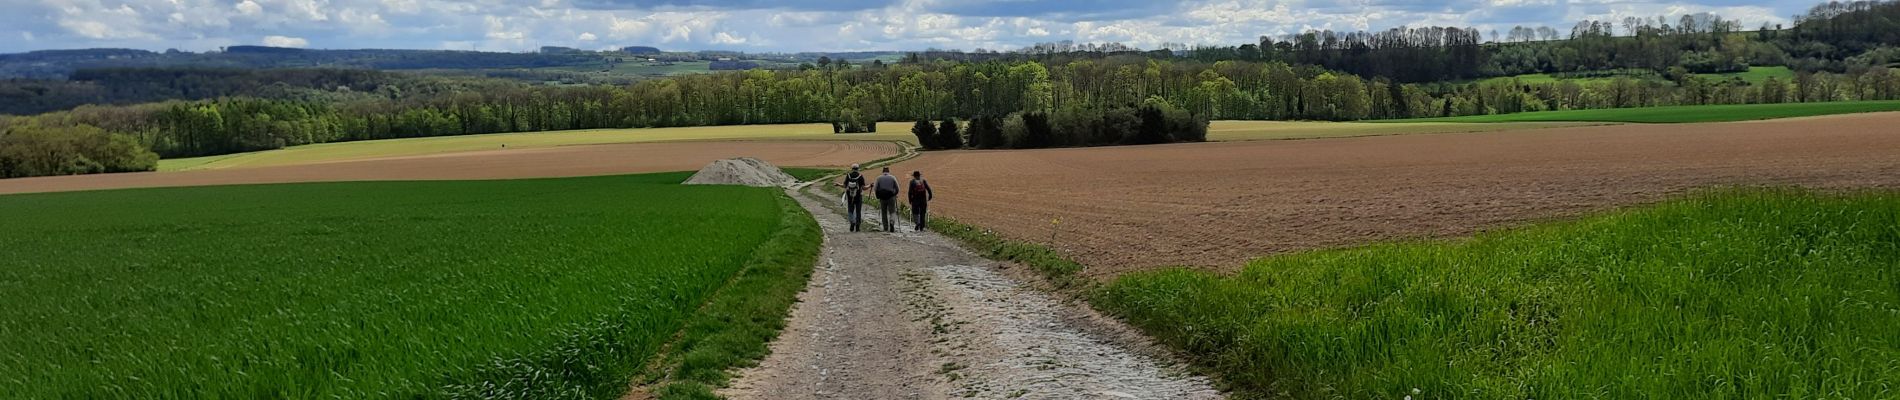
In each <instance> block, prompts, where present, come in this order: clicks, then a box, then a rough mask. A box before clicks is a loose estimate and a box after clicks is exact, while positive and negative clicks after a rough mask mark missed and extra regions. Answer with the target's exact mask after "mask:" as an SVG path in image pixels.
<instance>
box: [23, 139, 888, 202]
mask: <svg viewBox="0 0 1900 400" xmlns="http://www.w3.org/2000/svg"><path fill="white" fill-rule="evenodd" d="M897 149H898V148H897V145H896V144H894V143H889V142H868V141H860V142H847V141H835V142H821V141H784V142H658V143H631V144H603V145H587V146H566V147H551V148H537V149H516V150H490V151H473V152H461V153H447V154H433V155H426V156H408V157H391V158H378V159H368V160H354V161H339V162H329V163H317V164H305V165H290V166H274V167H259V168H243V169H224V170H204V171H185V172H140V173H123V174H99V175H78V176H55V177H38V178H19V179H4V180H0V194H8V193H31V192H62V191H73V190H95V189H122V188H137V187H169V186H203V185H232V184H251V183H284V182H317V181H366V180H444V179H515V178H545V177H565V176H589V175H611V174H630V173H642V172H666V171H695V170H698V169H699V168H700V167H702V166H705V165H706V164H707V163H710V162H712V161H714V160H719V159H724V158H732V157H742V156H743V157H754V158H758V159H761V160H765V161H766V162H770V163H773V164H775V165H778V166H781V167H827V168H840V167H845V166H849V165H851V163H857V162H864V161H867V160H873V159H878V158H884V157H889V156H892V155H896V154H897Z"/></svg>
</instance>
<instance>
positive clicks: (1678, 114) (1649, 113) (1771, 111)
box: [1376, 100, 1900, 124]
mask: <svg viewBox="0 0 1900 400" xmlns="http://www.w3.org/2000/svg"><path fill="white" fill-rule="evenodd" d="M1887 111H1900V101H1894V100H1888V101H1847V102H1831V103H1779V104H1736V105H1709V106H1669V107H1645V108H1612V109H1600V110H1565V111H1543V112H1528V113H1516V114H1496V115H1472V116H1464V117H1448V118H1422V119H1404V120H1390V121H1378V122H1376V123H1420V122H1450V123H1499V122H1510V123H1521V122H1563V121H1569V122H1629V123H1659V124H1660V123H1695V122H1732V121H1752V120H1764V119H1777V118H1795V117H1814V116H1823V115H1836V114H1856V113H1869V112H1887Z"/></svg>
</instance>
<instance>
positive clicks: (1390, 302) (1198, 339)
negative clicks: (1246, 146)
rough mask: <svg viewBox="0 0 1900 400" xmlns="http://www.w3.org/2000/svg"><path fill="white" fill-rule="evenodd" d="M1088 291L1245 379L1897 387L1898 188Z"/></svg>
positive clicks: (1633, 213) (1345, 391) (1708, 392)
mask: <svg viewBox="0 0 1900 400" xmlns="http://www.w3.org/2000/svg"><path fill="white" fill-rule="evenodd" d="M1094 297H1095V298H1094V300H1095V301H1094V303H1095V304H1096V305H1098V306H1101V307H1104V308H1105V309H1107V310H1110V311H1111V312H1112V313H1113V314H1116V315H1119V316H1121V317H1124V318H1127V319H1128V320H1129V321H1130V322H1131V323H1133V324H1134V325H1136V326H1139V327H1141V328H1142V329H1143V330H1145V331H1147V332H1149V333H1151V334H1154V335H1156V336H1157V337H1158V338H1159V339H1161V340H1162V341H1163V342H1166V343H1169V344H1171V345H1173V346H1175V347H1176V348H1179V349H1183V350H1186V351H1187V352H1189V353H1191V354H1192V355H1194V358H1195V359H1196V360H1198V361H1197V362H1198V363H1199V364H1200V365H1202V366H1203V367H1206V368H1209V369H1211V370H1213V371H1214V372H1217V373H1218V374H1219V375H1220V376H1222V377H1224V380H1226V381H1228V382H1229V383H1231V384H1234V385H1235V386H1236V387H1237V388H1238V389H1242V391H1243V392H1244V393H1252V394H1277V395H1278V396H1276V397H1287V398H1400V397H1403V396H1407V395H1411V396H1413V397H1414V398H1480V399H1525V398H1536V399H1545V398H1603V399H1702V398H1711V399H1714V398H1723V399H1728V398H1736V399H1742V398H1746V399H1781V398H1843V399H1850V398H1851V399H1863V398H1867V399H1871V398H1892V397H1894V396H1895V395H1896V393H1900V392H1896V387H1900V334H1896V332H1900V331H1896V330H1895V327H1900V195H1896V194H1891V193H1888V194H1863V195H1851V196H1834V195H1817V194H1812V193H1802V192H1775V191H1764V192H1735V193H1724V194H1710V195H1700V196H1694V197H1691V198H1688V199H1684V200H1678V201H1673V202H1668V203H1664V204H1661V205H1657V206H1651V207H1645V208H1641V209H1636V210H1629V211H1624V212H1617V213H1610V214H1606V215H1601V216H1596V217H1591V218H1585V219H1582V220H1580V221H1575V222H1562V223H1549V224H1543V225H1537V226H1532V227H1527V228H1521V229H1514V230H1508V231H1502V232H1494V233H1487V234H1481V235H1478V236H1477V237H1474V238H1470V239H1463V240H1447V241H1430V242H1407V243H1391V244H1379V245H1371V246H1364V247H1357V248H1349V249H1341V250H1330V251H1317V252H1309V253H1301V254H1293V255H1285V256H1276V257H1269V258H1264V259H1260V260H1256V261H1255V262H1253V263H1251V264H1249V265H1248V266H1247V267H1246V269H1245V270H1244V271H1243V272H1241V273H1240V274H1239V275H1238V276H1232V277H1228V276H1221V275H1216V274H1211V273H1204V272H1195V271H1188V270H1165V271H1158V272H1148V273H1139V274H1133V275H1128V276H1124V277H1121V278H1119V279H1118V280H1116V281H1114V282H1112V283H1110V284H1108V285H1107V286H1105V287H1104V288H1102V289H1100V290H1099V291H1098V292H1097V293H1096V294H1095V296H1094ZM1415 389H1416V390H1418V391H1419V394H1413V390H1415Z"/></svg>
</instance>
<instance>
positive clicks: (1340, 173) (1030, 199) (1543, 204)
mask: <svg viewBox="0 0 1900 400" xmlns="http://www.w3.org/2000/svg"><path fill="white" fill-rule="evenodd" d="M1896 126H1900V113H1883V114H1860V115H1851V116H1839V117H1829V118H1813V119H1801V120H1784V121H1757V122H1744V123H1717V124H1683V125H1618V126H1597V127H1576V128H1555V129H1539V130H1529V131H1511V132H1489V133H1469V134H1434V135H1410V136H1383V137H1362V138H1342V139H1314V140H1293V141H1264V142H1243V143H1196V144H1179V145H1158V146H1136V147H1103V148H1078V149H1051V150H1027V151H1025V150H1014V151H950V152H927V153H924V154H923V155H922V156H921V157H918V158H917V159H914V160H911V161H908V162H905V163H902V164H900V165H898V166H896V167H893V169H894V170H901V171H911V170H922V171H923V172H924V176H925V177H927V178H930V180H931V185H932V186H933V189H935V193H936V194H937V201H934V202H932V203H931V207H930V208H931V211H932V212H934V213H941V214H944V215H948V216H951V217H954V218H957V219H959V220H961V221H963V222H967V223H971V224H974V225H977V226H981V227H985V228H990V229H997V230H999V231H1000V232H1002V233H1004V234H1005V235H1007V236H1010V237H1013V238H1016V239H1019V240H1027V241H1033V242H1039V243H1047V244H1051V245H1052V246H1053V247H1055V248H1057V249H1058V250H1060V251H1062V252H1063V253H1065V254H1068V255H1070V256H1071V257H1073V258H1075V259H1077V260H1078V261H1081V262H1082V263H1084V264H1086V265H1088V266H1089V269H1088V271H1087V272H1086V274H1089V275H1092V276H1096V277H1107V276H1112V275H1114V274H1119V273H1122V272H1127V271H1132V270H1138V269H1142V268H1152V267H1156V266H1168V265H1188V266H1205V267H1212V268H1217V269H1223V270H1234V269H1236V268H1238V267H1240V266H1242V265H1243V264H1244V263H1245V262H1246V261H1247V260H1248V259H1250V258H1253V257H1259V256H1264V255H1270V254H1274V253H1283V252H1290V251H1299V250H1309V249H1317V248H1326V247H1336V246H1342V245H1351V244H1358V243H1365V242H1369V241H1379V240H1393V239H1405V238H1425V237H1449V236H1458V235H1466V234H1470V233H1472V232H1474V231H1479V230H1485V229H1495V228H1500V227H1508V226H1512V225H1517V224H1521V223H1525V222H1527V221H1533V220H1541V219H1549V218H1557V217H1565V216H1573V215H1577V214H1581V213H1586V212H1592V211H1599V210H1604V209H1608V208H1612V207H1617V206H1625V205H1632V204H1641V203H1646V202H1653V201H1657V200H1661V199H1663V198H1666V197H1668V196H1671V195H1676V194H1681V193H1683V192H1686V191H1690V190H1696V189H1699V188H1709V187H1726V186H1759V185H1766V186H1804V187H1811V188H1820V189H1856V188H1900V129H1895V127H1896ZM1056 219H1060V223H1059V224H1056V223H1052V221H1053V220H1056ZM1052 238H1053V240H1052Z"/></svg>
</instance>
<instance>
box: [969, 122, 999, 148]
mask: <svg viewBox="0 0 1900 400" xmlns="http://www.w3.org/2000/svg"><path fill="white" fill-rule="evenodd" d="M969 144H970V147H972V148H978V149H994V148H999V147H1003V145H1004V144H1005V143H1003V123H1002V121H1000V120H998V119H997V118H996V117H992V116H987V115H986V116H980V117H976V119H973V120H970V143H969Z"/></svg>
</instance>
